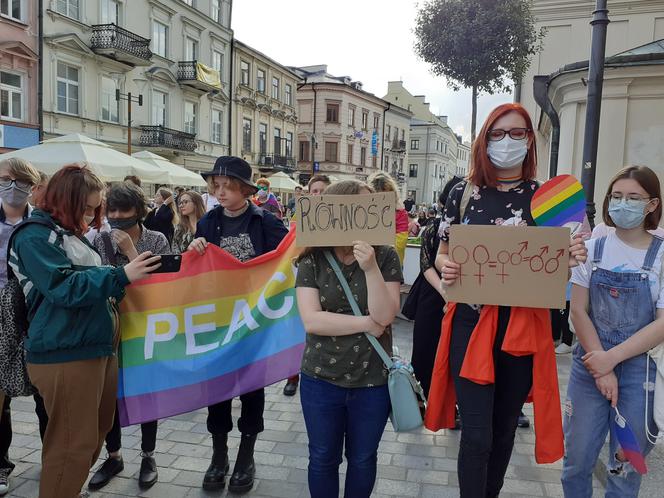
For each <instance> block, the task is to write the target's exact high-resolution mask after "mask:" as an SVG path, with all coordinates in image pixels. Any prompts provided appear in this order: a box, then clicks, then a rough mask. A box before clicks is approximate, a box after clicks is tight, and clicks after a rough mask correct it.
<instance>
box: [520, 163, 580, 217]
mask: <svg viewBox="0 0 664 498" xmlns="http://www.w3.org/2000/svg"><path fill="white" fill-rule="evenodd" d="M585 208H586V196H585V192H584V190H583V187H582V186H581V183H579V181H578V180H577V179H576V178H574V177H573V176H572V175H560V176H556V177H555V178H552V179H551V180H549V181H547V182H546V183H545V184H544V185H542V186H541V187H540V188H539V189H538V190H537V192H535V195H534V196H533V199H532V201H531V203H530V211H531V214H532V216H533V219H534V220H535V223H536V224H537V225H538V226H545V227H562V226H564V225H565V224H566V223H571V222H577V223H582V222H583V219H584V216H585Z"/></svg>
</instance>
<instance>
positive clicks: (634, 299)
mask: <svg viewBox="0 0 664 498" xmlns="http://www.w3.org/2000/svg"><path fill="white" fill-rule="evenodd" d="M660 198H661V196H660V185H659V180H658V179H657V176H656V175H655V173H654V172H653V171H652V170H651V169H649V168H646V167H629V168H625V169H624V170H622V171H621V172H619V173H618V174H617V175H616V176H615V177H614V178H613V180H612V181H611V183H610V185H609V189H608V193H607V196H606V199H605V201H604V209H603V214H604V222H605V223H606V224H607V225H608V226H611V227H615V228H616V231H615V233H610V234H609V235H608V236H606V237H602V238H600V239H593V240H590V241H588V242H587V243H586V244H587V246H588V254H589V256H591V258H588V263H586V264H585V265H583V266H580V267H578V268H575V269H574V271H573V276H572V283H573V284H574V286H573V288H572V305H571V316H572V322H573V324H574V328H575V330H576V333H577V335H578V338H579V344H578V345H577V347H576V349H575V351H574V356H573V361H572V370H571V374H570V380H569V385H568V388H567V401H566V405H565V418H564V431H565V446H566V454H565V459H564V463H563V472H562V483H563V490H564V492H565V496H566V497H568V498H591V497H592V493H593V489H592V471H593V469H594V467H595V463H596V461H597V458H598V456H599V452H600V450H601V449H602V446H603V444H604V441H605V439H606V435H607V433H608V432H609V430H610V424H611V423H612V422H611V421H612V419H613V418H614V417H615V410H614V407H616V406H617V407H618V410H619V411H620V414H621V415H622V416H623V417H625V419H626V420H627V422H628V423H629V425H630V426H631V428H632V430H633V431H634V433H635V435H636V438H637V440H638V442H639V446H640V447H641V449H642V451H643V453H644V455H645V454H647V453H648V452H649V451H650V450H651V449H652V445H651V444H650V443H649V442H648V439H647V437H646V427H645V424H646V419H647V421H648V425H649V429H650V431H651V432H652V433H657V430H656V427H655V424H654V421H653V414H652V406H653V399H652V398H653V391H652V389H647V390H646V389H645V380H646V368H651V369H654V368H655V365H654V363H653V361H652V360H650V359H649V358H648V357H647V355H646V352H647V351H648V350H649V349H651V348H652V347H654V346H655V345H657V344H659V343H660V342H662V341H663V340H664V290H662V289H661V285H660V274H661V270H662V268H661V267H662V252H663V251H664V246H663V245H662V239H660V238H658V237H653V236H652V235H650V234H649V233H648V232H647V230H652V229H654V228H656V227H657V225H658V223H659V220H660V217H661V212H662V208H661V204H660ZM586 351H588V353H586ZM653 371H654V370H653ZM646 395H647V396H649V400H648V414H647V416H646V413H645V409H646ZM624 460H625V458H624V457H623V455H622V453H621V451H620V448H619V446H618V444H617V441H616V440H615V437H614V435H613V433H611V436H610V457H609V466H608V469H609V472H608V479H607V486H606V495H605V496H606V497H611V498H618V497H620V498H627V497H636V496H638V494H639V487H640V485H641V476H640V475H639V474H638V473H637V472H636V471H634V469H633V468H632V467H631V466H630V464H629V463H627V462H625V461H624Z"/></svg>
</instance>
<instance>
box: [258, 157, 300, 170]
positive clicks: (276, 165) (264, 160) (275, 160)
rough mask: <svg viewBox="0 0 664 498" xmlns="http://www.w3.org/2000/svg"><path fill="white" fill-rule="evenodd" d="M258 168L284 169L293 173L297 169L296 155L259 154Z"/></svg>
mask: <svg viewBox="0 0 664 498" xmlns="http://www.w3.org/2000/svg"><path fill="white" fill-rule="evenodd" d="M258 169H259V170H261V171H284V172H286V173H292V172H294V171H295V169H296V161H295V158H294V157H289V156H282V155H281V154H264V153H261V154H259V156H258Z"/></svg>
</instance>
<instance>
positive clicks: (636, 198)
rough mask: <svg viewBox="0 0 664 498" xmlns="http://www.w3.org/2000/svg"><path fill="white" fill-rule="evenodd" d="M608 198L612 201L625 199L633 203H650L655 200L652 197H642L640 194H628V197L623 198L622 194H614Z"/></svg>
mask: <svg viewBox="0 0 664 498" xmlns="http://www.w3.org/2000/svg"><path fill="white" fill-rule="evenodd" d="M608 197H609V199H611V200H612V201H622V200H623V199H625V200H627V201H633V202H639V201H647V202H650V201H651V200H652V199H653V198H652V197H642V196H640V195H639V194H628V195H626V196H623V195H622V194H621V193H620V192H614V193H612V194H609V195H608Z"/></svg>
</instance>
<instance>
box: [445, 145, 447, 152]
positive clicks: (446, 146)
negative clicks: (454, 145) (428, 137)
mask: <svg viewBox="0 0 664 498" xmlns="http://www.w3.org/2000/svg"><path fill="white" fill-rule="evenodd" d="M445 154H447V142H445Z"/></svg>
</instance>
